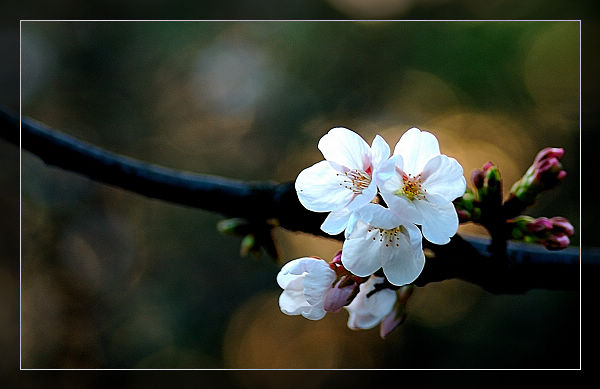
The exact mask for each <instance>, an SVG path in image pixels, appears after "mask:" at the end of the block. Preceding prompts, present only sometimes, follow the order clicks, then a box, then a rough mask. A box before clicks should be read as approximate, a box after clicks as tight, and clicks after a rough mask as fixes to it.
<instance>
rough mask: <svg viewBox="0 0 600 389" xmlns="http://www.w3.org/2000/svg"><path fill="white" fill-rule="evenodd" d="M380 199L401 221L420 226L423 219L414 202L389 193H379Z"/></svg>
mask: <svg viewBox="0 0 600 389" xmlns="http://www.w3.org/2000/svg"><path fill="white" fill-rule="evenodd" d="M381 197H383V200H384V201H385V202H386V204H387V205H388V207H389V208H390V210H392V212H394V213H395V214H397V215H398V216H399V217H400V218H402V220H406V221H408V222H411V223H416V224H421V223H422V221H423V217H422V216H421V213H420V212H419V210H418V209H417V207H416V205H415V201H411V200H409V199H407V198H406V197H404V196H398V195H395V194H393V192H390V191H383V190H382V191H381Z"/></svg>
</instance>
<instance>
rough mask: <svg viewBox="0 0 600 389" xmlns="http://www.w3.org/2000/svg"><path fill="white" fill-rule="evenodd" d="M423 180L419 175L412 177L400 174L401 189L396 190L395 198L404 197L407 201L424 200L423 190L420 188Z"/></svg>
mask: <svg viewBox="0 0 600 389" xmlns="http://www.w3.org/2000/svg"><path fill="white" fill-rule="evenodd" d="M422 183H423V180H422V178H421V174H417V175H416V176H414V177H413V176H412V175H411V174H409V175H406V173H402V188H400V189H398V190H397V191H396V192H394V194H395V195H396V196H404V197H406V198H408V199H409V200H415V199H416V200H423V199H424V198H425V192H427V190H425V189H424V188H423V186H422Z"/></svg>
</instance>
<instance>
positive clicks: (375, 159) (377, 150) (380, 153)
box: [371, 135, 390, 170]
mask: <svg viewBox="0 0 600 389" xmlns="http://www.w3.org/2000/svg"><path fill="white" fill-rule="evenodd" d="M389 157H390V146H389V145H388V144H387V142H386V141H385V140H384V139H383V138H382V137H381V136H379V135H376V136H375V139H373V143H371V164H372V165H373V170H375V169H377V168H378V167H379V165H381V163H382V162H384V161H386V160H387V159H388V158H389Z"/></svg>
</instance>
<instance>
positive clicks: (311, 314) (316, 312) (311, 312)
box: [302, 306, 327, 320]
mask: <svg viewBox="0 0 600 389" xmlns="http://www.w3.org/2000/svg"><path fill="white" fill-rule="evenodd" d="M326 313H327V312H326V311H325V309H323V307H322V306H319V307H312V306H311V307H310V308H309V309H306V310H304V311H303V312H302V316H304V317H305V318H307V319H310V320H321V319H322V318H323V317H324V316H325V314H326Z"/></svg>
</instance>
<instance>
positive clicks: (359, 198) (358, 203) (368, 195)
mask: <svg viewBox="0 0 600 389" xmlns="http://www.w3.org/2000/svg"><path fill="white" fill-rule="evenodd" d="M376 195H377V184H375V181H373V180H371V183H370V184H369V186H368V187H367V188H365V189H363V191H362V193H360V194H356V195H355V197H354V198H353V199H352V200H351V201H350V202H349V203H348V205H347V207H348V209H349V210H350V211H355V210H357V209H359V208H361V207H362V206H364V205H365V204H368V203H370V202H371V201H372V200H373V199H374V198H375V196H376Z"/></svg>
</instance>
